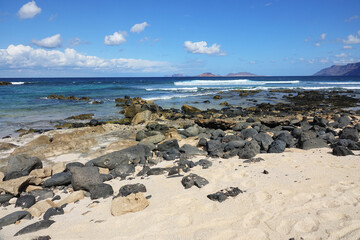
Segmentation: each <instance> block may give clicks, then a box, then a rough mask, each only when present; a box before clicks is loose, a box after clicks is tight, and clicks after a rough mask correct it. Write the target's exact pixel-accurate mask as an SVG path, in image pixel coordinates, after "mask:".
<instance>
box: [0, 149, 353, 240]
mask: <svg viewBox="0 0 360 240" xmlns="http://www.w3.org/2000/svg"><path fill="white" fill-rule="evenodd" d="M330 151H331V150H330V149H314V150H308V151H304V150H299V149H287V150H286V151H285V152H284V153H281V154H259V155H257V157H262V158H264V159H265V161H261V162H257V163H243V161H244V160H241V159H238V157H234V158H232V159H210V160H211V161H212V162H213V166H212V167H210V168H209V169H202V168H201V167H200V166H196V167H194V168H193V169H192V171H191V172H192V173H195V174H198V175H200V176H202V177H204V178H206V179H207V180H208V181H209V182H210V183H209V184H208V185H206V186H205V187H203V188H201V189H199V188H197V187H195V186H193V187H192V188H190V189H184V187H183V186H182V185H181V182H180V181H181V178H182V177H171V178H169V177H167V176H164V175H160V176H150V177H146V178H145V179H140V178H136V179H133V180H125V181H119V180H118V179H113V180H111V181H110V182H107V183H109V184H111V185H112V186H113V188H114V191H115V194H117V193H118V190H119V188H120V187H121V186H123V185H125V184H132V183H142V184H144V185H145V186H146V188H147V193H146V196H148V195H151V198H150V199H149V202H150V205H149V206H148V207H147V208H146V209H145V210H143V211H141V212H136V213H129V214H125V215H122V216H117V217H114V216H112V215H111V213H110V206H111V198H107V199H99V200H98V201H99V203H98V204H91V203H92V202H94V201H93V200H91V199H90V198H85V199H83V200H80V201H79V202H77V203H71V204H69V205H68V206H67V207H66V208H65V209H64V210H65V214H64V215H59V216H54V217H53V220H55V223H54V224H53V225H52V226H50V227H49V228H48V229H45V230H41V231H38V232H36V233H31V234H26V235H23V236H19V237H13V235H14V234H15V233H16V232H17V231H19V230H20V229H22V228H23V227H25V226H27V225H29V224H31V223H34V222H36V221H38V220H41V219H42V218H41V217H40V218H34V219H32V220H22V221H21V222H20V223H19V224H16V225H15V224H13V225H10V226H7V227H4V229H3V230H1V231H0V238H2V239H32V238H34V237H37V236H44V235H49V236H51V239H114V240H115V239H116V240H120V239H124V240H125V239H126V240H129V239H156V240H160V239H164V240H165V239H166V240H169V239H179V240H180V239H181V240H184V239H204V240H205V239H206V240H210V239H221V240H225V239H244V240H250V239H255V240H263V239H286V240H287V239H289V238H291V237H294V238H295V239H296V240H297V239H300V237H302V238H304V239H305V240H308V239H311V240H312V239H319V240H320V239H329V240H330V239H349V240H350V239H351V240H357V239H359V238H360V207H359V206H360V205H359V203H360V174H359V173H360V157H359V152H355V153H356V154H357V156H356V155H355V156H346V157H336V156H333V155H331V154H330ZM199 159H201V158H197V159H192V160H193V161H196V160H199ZM170 164H171V162H162V163H160V164H159V166H162V167H164V166H168V165H170ZM264 170H267V171H268V172H269V174H263V173H262V172H263V171H264ZM231 186H232V187H239V188H240V189H241V190H244V191H245V192H244V193H242V194H239V195H238V196H237V197H235V198H231V197H230V198H228V199H227V200H226V201H224V202H222V203H219V202H214V201H211V200H209V199H208V198H207V197H206V196H207V195H208V194H211V193H215V192H217V191H218V190H220V189H223V188H227V187H231ZM13 211H14V205H11V206H8V207H6V208H1V209H0V216H4V215H6V214H8V213H11V212H13Z"/></svg>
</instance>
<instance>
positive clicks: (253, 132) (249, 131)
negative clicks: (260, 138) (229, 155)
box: [241, 128, 258, 139]
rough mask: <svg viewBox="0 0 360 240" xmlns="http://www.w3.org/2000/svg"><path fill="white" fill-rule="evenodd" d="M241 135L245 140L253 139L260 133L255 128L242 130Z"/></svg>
mask: <svg viewBox="0 0 360 240" xmlns="http://www.w3.org/2000/svg"><path fill="white" fill-rule="evenodd" d="M241 134H242V136H243V138H244V139H247V138H253V137H255V135H256V134H258V131H256V130H255V129H254V128H246V129H243V130H241Z"/></svg>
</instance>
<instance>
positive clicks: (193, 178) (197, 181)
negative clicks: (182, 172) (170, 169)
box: [181, 173, 209, 189]
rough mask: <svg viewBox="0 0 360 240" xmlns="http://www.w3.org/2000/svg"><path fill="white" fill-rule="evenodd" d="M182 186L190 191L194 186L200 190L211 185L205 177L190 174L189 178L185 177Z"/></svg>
mask: <svg viewBox="0 0 360 240" xmlns="http://www.w3.org/2000/svg"><path fill="white" fill-rule="evenodd" d="M181 184H182V185H183V186H184V187H185V189H188V188H191V187H192V186H194V185H195V186H197V187H198V188H202V187H203V186H205V185H207V184H209V182H208V181H207V180H206V179H205V178H203V177H200V176H198V175H196V174H193V173H190V174H189V175H188V176H185V177H183V179H182V180H181Z"/></svg>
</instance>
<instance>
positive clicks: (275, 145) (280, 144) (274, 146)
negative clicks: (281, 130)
mask: <svg viewBox="0 0 360 240" xmlns="http://www.w3.org/2000/svg"><path fill="white" fill-rule="evenodd" d="M285 148H286V143H285V142H284V141H282V140H279V139H276V140H275V141H273V142H272V143H271V144H270V146H269V150H268V152H269V153H282V152H284V151H285Z"/></svg>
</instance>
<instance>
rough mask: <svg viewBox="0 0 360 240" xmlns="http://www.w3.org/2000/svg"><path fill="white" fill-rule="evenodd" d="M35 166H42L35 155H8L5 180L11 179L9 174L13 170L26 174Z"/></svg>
mask: <svg viewBox="0 0 360 240" xmlns="http://www.w3.org/2000/svg"><path fill="white" fill-rule="evenodd" d="M37 168H42V162H41V160H40V159H39V158H37V157H29V156H26V155H15V156H10V157H9V159H8V165H7V169H6V174H5V180H9V179H11V178H9V176H10V174H12V173H14V172H23V173H24V175H25V176H26V175H29V173H30V172H31V170H33V169H37ZM24 175H22V176H24Z"/></svg>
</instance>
